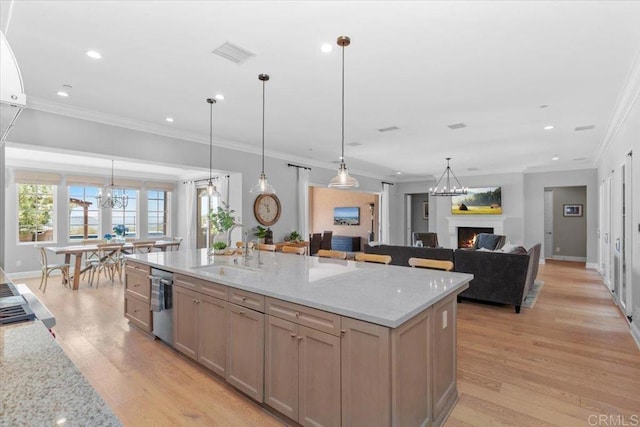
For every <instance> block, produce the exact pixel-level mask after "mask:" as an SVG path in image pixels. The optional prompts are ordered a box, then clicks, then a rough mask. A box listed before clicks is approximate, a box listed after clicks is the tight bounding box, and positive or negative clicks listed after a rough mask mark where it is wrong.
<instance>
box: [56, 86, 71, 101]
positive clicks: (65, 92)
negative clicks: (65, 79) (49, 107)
mask: <svg viewBox="0 0 640 427" xmlns="http://www.w3.org/2000/svg"><path fill="white" fill-rule="evenodd" d="M56 93H57V94H58V96H61V97H63V98H68V97H69V94H70V93H71V86H69V85H62V87H61V88H60V89H58V91H57V92H56Z"/></svg>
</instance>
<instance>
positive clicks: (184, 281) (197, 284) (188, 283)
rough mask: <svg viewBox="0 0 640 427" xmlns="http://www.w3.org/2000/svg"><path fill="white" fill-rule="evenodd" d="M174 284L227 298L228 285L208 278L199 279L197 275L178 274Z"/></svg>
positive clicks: (216, 296) (222, 298)
mask: <svg viewBox="0 0 640 427" xmlns="http://www.w3.org/2000/svg"><path fill="white" fill-rule="evenodd" d="M173 284H174V285H175V286H180V287H182V288H186V289H193V290H194V291H197V292H201V293H203V294H205V295H209V296H211V297H214V298H219V299H221V300H225V301H226V300H227V299H228V298H227V287H226V286H224V285H220V284H218V283H214V282H209V281H207V280H202V279H197V278H195V277H190V276H185V275H182V274H176V275H175V278H174V281H173Z"/></svg>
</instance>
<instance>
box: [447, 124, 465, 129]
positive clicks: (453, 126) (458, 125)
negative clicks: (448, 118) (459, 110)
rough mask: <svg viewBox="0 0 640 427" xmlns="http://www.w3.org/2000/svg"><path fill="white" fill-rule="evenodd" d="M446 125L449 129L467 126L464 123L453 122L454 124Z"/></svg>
mask: <svg viewBox="0 0 640 427" xmlns="http://www.w3.org/2000/svg"><path fill="white" fill-rule="evenodd" d="M447 127H448V128H449V129H454V130H455V129H462V128H466V127H467V125H465V124H464V123H454V124H452V125H447Z"/></svg>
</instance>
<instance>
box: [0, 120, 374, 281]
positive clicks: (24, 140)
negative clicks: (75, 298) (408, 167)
mask: <svg viewBox="0 0 640 427" xmlns="http://www.w3.org/2000/svg"><path fill="white" fill-rule="evenodd" d="M9 139H10V141H11V142H13V143H19V144H26V145H30V146H33V147H34V149H38V148H40V147H42V148H45V149H55V150H68V151H70V152H80V153H96V154H99V155H101V156H108V157H112V158H116V159H118V158H120V159H125V158H127V159H133V160H141V161H146V162H154V163H159V164H166V165H181V166H184V167H185V168H202V169H203V170H208V168H209V147H208V145H207V144H202V143H197V142H192V141H187V140H182V139H177V138H169V137H166V136H160V135H155V134H150V133H145V132H140V131H135V130H130V129H124V128H120V127H116V126H110V125H106V124H102V123H97V122H91V121H86V120H81V119H76V118H72V117H67V116H62V115H58V114H53V113H46V112H41V111H35V110H30V109H27V110H24V111H23V112H22V114H21V116H20V120H19V122H18V123H17V125H16V127H15V128H14V130H13V131H12V133H11V134H10V138H9ZM336 148H338V147H336ZM287 163H289V161H288V160H284V159H277V158H272V157H268V156H267V157H266V158H265V172H266V174H267V176H268V177H269V182H270V183H271V184H272V185H273V186H274V187H275V188H276V191H277V194H278V197H279V198H280V201H281V204H282V214H281V216H280V219H279V220H278V222H277V223H276V224H275V225H274V226H273V227H271V229H272V230H273V233H274V239H278V240H280V239H282V238H283V237H284V236H285V235H286V234H288V233H289V232H290V231H291V229H292V228H297V203H298V202H297V182H296V181H297V176H296V168H292V167H288V166H287ZM213 167H214V168H215V169H221V170H226V171H230V172H233V173H237V174H239V175H240V176H241V177H242V179H241V190H240V191H241V197H240V198H239V200H237V201H236V202H235V203H234V200H233V199H232V205H231V207H232V208H233V209H235V210H236V212H242V224H243V226H244V227H245V229H247V230H249V229H251V228H253V227H255V226H256V225H258V222H257V221H256V219H255V217H254V215H253V202H254V200H255V196H254V195H253V194H250V193H249V190H250V189H251V187H252V186H253V185H255V183H257V180H258V175H259V173H260V155H259V154H252V153H246V152H240V151H236V150H231V149H227V148H221V147H216V148H215V149H214V164H213ZM336 171H337V168H336V169H335V170H334V169H324V168H319V167H314V168H313V169H312V170H311V172H310V177H309V181H310V183H311V184H317V185H326V184H327V183H328V182H329V181H330V180H331V178H333V177H334V176H335V174H336ZM203 175H204V174H203ZM355 176H356V178H357V179H358V181H359V182H360V188H359V189H358V190H359V191H365V192H372V193H379V192H380V190H381V183H380V181H379V180H377V179H374V178H370V177H364V176H358V175H355ZM176 185H178V186H179V185H180V184H179V183H177V184H176ZM4 190H5V189H4V188H2V189H1V190H0V191H3V192H4ZM13 191H14V192H15V190H13ZM0 196H2V197H4V196H5V194H0ZM7 196H10V194H9V193H7ZM181 196H182V198H183V197H184V195H183V194H182V195H181V194H180V191H176V197H175V198H174V201H175V203H178V204H180V200H181ZM6 211H7V212H10V211H12V209H11V208H10V207H9V206H8V207H7V209H6ZM59 214H62V215H64V216H66V214H64V213H59ZM13 215H14V216H15V213H14V214H13ZM184 215H185V209H182V208H180V207H178V209H177V218H176V224H177V228H176V229H178V230H180V227H184V223H186V221H185V217H184ZM15 223H16V221H15V217H14V218H9V217H7V218H6V221H5V233H7V239H6V242H5V264H6V270H7V272H10V273H13V272H21V271H34V270H39V263H38V262H37V260H36V256H35V255H36V252H35V251H34V249H33V247H32V246H28V247H20V246H18V245H16V243H15V242H16V239H15V238H12V237H11V236H10V235H9V233H13V235H15V228H16V226H15ZM183 234H184V233H183ZM18 259H22V260H24V262H23V263H22V266H20V267H17V266H16V261H17V260H18ZM60 259H62V258H60Z"/></svg>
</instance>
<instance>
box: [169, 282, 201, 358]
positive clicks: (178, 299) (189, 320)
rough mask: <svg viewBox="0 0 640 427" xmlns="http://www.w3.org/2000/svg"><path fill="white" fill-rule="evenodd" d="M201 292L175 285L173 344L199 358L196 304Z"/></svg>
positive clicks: (188, 354) (185, 352) (191, 356)
mask: <svg viewBox="0 0 640 427" xmlns="http://www.w3.org/2000/svg"><path fill="white" fill-rule="evenodd" d="M200 297H201V294H199V293H198V292H194V291H191V290H189V289H184V288H181V287H179V286H174V287H173V328H174V329H173V334H174V335H173V346H174V347H175V348H176V350H178V351H180V352H182V353H184V354H186V355H187V356H189V357H190V358H192V359H194V360H198V357H197V354H198V327H197V323H198V312H197V310H196V305H197V301H198V298H200Z"/></svg>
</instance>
